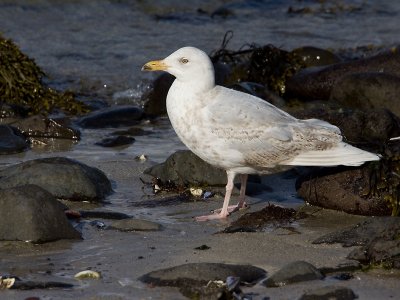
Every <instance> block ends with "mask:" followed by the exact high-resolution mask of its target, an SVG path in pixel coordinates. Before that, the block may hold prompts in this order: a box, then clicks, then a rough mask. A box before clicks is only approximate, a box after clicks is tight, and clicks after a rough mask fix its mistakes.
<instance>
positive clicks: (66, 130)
mask: <svg viewBox="0 0 400 300" xmlns="http://www.w3.org/2000/svg"><path fill="white" fill-rule="evenodd" d="M12 124H13V126H15V127H17V128H18V129H19V130H21V132H22V133H23V134H24V135H25V136H27V137H29V138H48V139H50V138H51V139H69V140H79V139H80V132H79V131H78V130H77V129H74V128H72V126H71V124H70V120H69V119H67V118H65V119H55V118H47V117H43V116H41V115H34V116H30V117H28V118H24V119H19V120H17V121H14V122H13V123H12Z"/></svg>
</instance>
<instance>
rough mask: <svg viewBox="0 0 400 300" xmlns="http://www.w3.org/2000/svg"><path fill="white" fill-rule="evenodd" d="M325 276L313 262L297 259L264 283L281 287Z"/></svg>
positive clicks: (268, 285)
mask: <svg viewBox="0 0 400 300" xmlns="http://www.w3.org/2000/svg"><path fill="white" fill-rule="evenodd" d="M323 278H324V275H322V273H321V272H320V271H319V270H318V269H317V268H316V267H314V266H313V265H312V264H310V263H308V262H305V261H295V262H292V263H289V264H287V265H286V266H284V267H283V268H282V269H280V270H279V271H277V272H276V273H274V274H272V275H271V276H270V277H269V278H268V279H267V280H266V281H264V283H263V284H264V285H265V286H267V287H280V286H284V285H287V284H291V283H295V282H303V281H309V280H321V279H323Z"/></svg>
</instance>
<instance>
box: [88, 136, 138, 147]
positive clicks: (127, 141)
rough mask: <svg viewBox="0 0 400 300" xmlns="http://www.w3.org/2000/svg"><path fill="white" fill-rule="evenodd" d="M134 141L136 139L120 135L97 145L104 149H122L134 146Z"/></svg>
mask: <svg viewBox="0 0 400 300" xmlns="http://www.w3.org/2000/svg"><path fill="white" fill-rule="evenodd" d="M134 141H135V138H133V137H129V136H123V135H119V136H116V137H109V138H105V139H103V140H101V141H100V142H97V143H95V144H96V145H98V146H102V147H120V146H127V145H131V144H133V142H134Z"/></svg>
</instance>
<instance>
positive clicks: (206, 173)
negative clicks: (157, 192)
mask: <svg viewBox="0 0 400 300" xmlns="http://www.w3.org/2000/svg"><path fill="white" fill-rule="evenodd" d="M144 173H145V174H149V175H152V176H153V177H156V178H160V179H161V181H163V182H167V181H170V182H173V183H174V184H175V185H177V186H182V185H185V186H186V185H196V186H203V185H210V186H225V185H226V172H225V171H223V170H222V169H218V168H216V167H214V166H211V165H210V164H208V163H206V162H205V161H203V160H202V159H201V158H199V157H198V156H196V155H195V154H194V153H193V152H191V151H189V150H181V151H177V152H175V153H174V154H172V155H171V156H169V157H168V158H167V160H166V161H165V162H164V163H161V164H158V165H155V166H153V167H150V168H148V169H146V170H145V171H144Z"/></svg>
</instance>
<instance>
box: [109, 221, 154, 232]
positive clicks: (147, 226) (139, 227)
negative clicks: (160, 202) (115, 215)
mask: <svg viewBox="0 0 400 300" xmlns="http://www.w3.org/2000/svg"><path fill="white" fill-rule="evenodd" d="M110 228H111V229H116V230H119V231H159V230H161V228H162V226H161V225H160V224H158V223H155V222H151V221H148V220H141V219H123V220H118V221H114V222H113V223H112V224H111V226H110Z"/></svg>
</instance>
